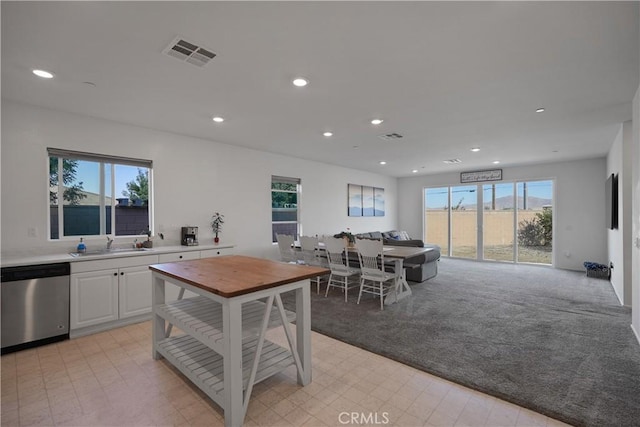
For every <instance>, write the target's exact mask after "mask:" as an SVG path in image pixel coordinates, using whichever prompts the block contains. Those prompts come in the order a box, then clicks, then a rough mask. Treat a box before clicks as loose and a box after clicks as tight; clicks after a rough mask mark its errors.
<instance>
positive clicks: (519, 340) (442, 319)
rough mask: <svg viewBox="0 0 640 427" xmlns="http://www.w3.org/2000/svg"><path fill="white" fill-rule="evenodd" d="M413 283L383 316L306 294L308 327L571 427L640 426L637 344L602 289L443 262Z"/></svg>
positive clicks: (594, 282) (541, 272)
mask: <svg viewBox="0 0 640 427" xmlns="http://www.w3.org/2000/svg"><path fill="white" fill-rule="evenodd" d="M411 285H412V286H411V288H412V290H413V296H412V298H410V299H405V300H403V301H401V302H400V303H398V304H394V305H392V306H387V307H385V310H384V311H380V310H379V305H378V301H377V300H374V299H373V297H372V296H366V297H365V296H363V300H362V301H361V303H360V305H356V303H355V302H356V299H357V292H353V296H350V298H349V302H348V303H346V304H345V303H344V300H343V299H342V296H341V294H340V291H339V290H336V289H332V290H331V291H330V293H329V297H328V298H324V296H317V295H316V294H315V293H313V292H312V310H311V313H312V314H311V327H312V329H313V330H314V331H317V332H320V333H322V334H325V335H328V336H330V337H333V338H337V339H339V340H341V341H344V342H347V343H349V344H352V345H355V346H358V347H361V348H364V349H366V350H369V351H372V352H375V353H377V354H380V355H383V356H386V357H389V358H391V359H394V360H397V361H399V362H402V363H405V364H407V365H410V366H413V367H415V368H418V369H421V370H424V371H426V372H430V373H432V374H435V375H437V376H440V377H442V378H446V379H448V380H451V381H454V382H456V383H459V384H462V385H465V386H467V387H470V388H473V389H476V390H479V391H482V392H485V393H487V394H490V395H493V396H496V397H499V398H501V399H504V400H507V401H510V402H513V403H515V404H517V405H520V406H523V407H526V408H529V409H532V410H534V411H537V412H540V413H542V414H545V415H548V416H550V417H552V418H556V419H558V420H561V421H564V422H566V423H569V424H573V425H575V426H639V425H640V345H639V344H638V342H637V341H636V339H635V337H634V335H633V332H632V330H631V328H630V326H629V325H630V324H631V310H630V309H629V308H624V307H621V306H620V305H619V303H618V301H617V299H616V297H615V295H614V293H613V290H612V289H611V285H610V284H609V283H608V282H607V281H605V280H600V279H592V278H587V277H586V275H584V274H581V273H579V272H570V271H563V270H557V269H551V268H547V267H538V266H526V265H510V264H490V263H478V262H473V261H463V260H452V259H443V260H441V261H440V266H439V273H438V276H437V277H435V278H434V279H431V280H428V281H426V282H423V283H412V284H411ZM313 289H314V290H315V286H314V287H313Z"/></svg>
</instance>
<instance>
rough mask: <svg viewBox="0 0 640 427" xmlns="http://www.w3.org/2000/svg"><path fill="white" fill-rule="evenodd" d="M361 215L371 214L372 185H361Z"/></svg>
mask: <svg viewBox="0 0 640 427" xmlns="http://www.w3.org/2000/svg"><path fill="white" fill-rule="evenodd" d="M362 216H373V187H366V186H364V185H363V186H362Z"/></svg>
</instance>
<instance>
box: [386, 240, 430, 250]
mask: <svg viewBox="0 0 640 427" xmlns="http://www.w3.org/2000/svg"><path fill="white" fill-rule="evenodd" d="M384 244H385V245H389V246H409V247H412V248H421V247H423V246H424V242H423V241H422V240H419V239H412V240H396V239H384Z"/></svg>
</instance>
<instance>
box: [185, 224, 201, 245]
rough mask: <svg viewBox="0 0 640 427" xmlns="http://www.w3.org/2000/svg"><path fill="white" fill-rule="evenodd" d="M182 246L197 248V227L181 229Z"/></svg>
mask: <svg viewBox="0 0 640 427" xmlns="http://www.w3.org/2000/svg"><path fill="white" fill-rule="evenodd" d="M181 236H182V238H181V240H182V246H198V227H182V233H181Z"/></svg>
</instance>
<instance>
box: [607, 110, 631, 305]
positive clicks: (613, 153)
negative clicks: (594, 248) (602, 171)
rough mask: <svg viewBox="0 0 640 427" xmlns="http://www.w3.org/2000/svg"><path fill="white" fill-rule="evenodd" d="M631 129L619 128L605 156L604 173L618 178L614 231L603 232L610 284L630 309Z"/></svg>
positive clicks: (628, 124)
mask: <svg viewBox="0 0 640 427" xmlns="http://www.w3.org/2000/svg"><path fill="white" fill-rule="evenodd" d="M631 128H632V122H631V121H628V122H625V123H623V124H621V125H620V131H619V132H618V134H617V136H616V138H615V140H614V141H613V144H612V145H611V149H610V150H609V154H608V155H607V174H606V177H608V176H610V175H611V174H616V175H618V228H617V229H615V230H607V238H608V250H609V261H610V262H612V263H613V266H614V268H613V270H611V285H612V286H613V289H614V291H615V292H616V295H617V296H618V299H619V300H620V303H621V304H623V305H626V306H631V250H630V248H631V232H630V230H631V145H632V135H631V133H632V130H631ZM606 177H605V179H606Z"/></svg>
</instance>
